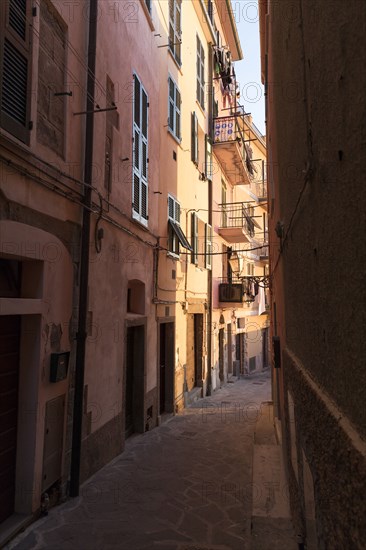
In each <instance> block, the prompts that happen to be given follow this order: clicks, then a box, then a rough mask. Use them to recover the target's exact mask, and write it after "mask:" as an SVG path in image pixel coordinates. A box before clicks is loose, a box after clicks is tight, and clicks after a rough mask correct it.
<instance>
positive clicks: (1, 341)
mask: <svg viewBox="0 0 366 550" xmlns="http://www.w3.org/2000/svg"><path fill="white" fill-rule="evenodd" d="M20 325H21V317H20V315H9V316H8V315H4V316H0V441H1V447H0V451H1V460H0V523H1V522H3V521H4V520H5V519H6V518H8V517H9V516H11V515H12V514H13V513H14V504H15V465H16V450H17V425H18V386H19V349H20Z"/></svg>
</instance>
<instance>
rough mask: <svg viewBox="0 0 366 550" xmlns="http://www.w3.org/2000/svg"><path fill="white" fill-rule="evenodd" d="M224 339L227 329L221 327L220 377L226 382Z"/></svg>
mask: <svg viewBox="0 0 366 550" xmlns="http://www.w3.org/2000/svg"><path fill="white" fill-rule="evenodd" d="M224 341H225V329H223V328H220V330H219V377H220V381H221V382H225V372H224V365H225V357H224V352H225V348H224Z"/></svg>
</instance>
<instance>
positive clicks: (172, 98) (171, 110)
mask: <svg viewBox="0 0 366 550" xmlns="http://www.w3.org/2000/svg"><path fill="white" fill-rule="evenodd" d="M168 83H169V113H168V125H169V128H170V130H171V131H172V132H173V133H174V117H175V85H174V82H173V80H172V79H171V78H170V77H169V79H168Z"/></svg>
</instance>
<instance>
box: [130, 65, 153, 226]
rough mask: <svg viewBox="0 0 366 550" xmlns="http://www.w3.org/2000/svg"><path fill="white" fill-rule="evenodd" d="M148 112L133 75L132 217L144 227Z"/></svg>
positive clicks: (142, 90)
mask: <svg viewBox="0 0 366 550" xmlns="http://www.w3.org/2000/svg"><path fill="white" fill-rule="evenodd" d="M148 111H149V103H148V96H147V93H146V91H145V90H144V88H143V86H142V85H141V82H140V80H139V79H138V77H137V76H136V75H134V108H133V112H134V122H133V189H132V194H133V200H132V215H133V217H134V218H135V219H137V220H138V221H140V222H141V223H143V224H144V225H147V220H148V162H149V160H148V120H149V118H148Z"/></svg>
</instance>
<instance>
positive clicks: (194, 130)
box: [191, 112, 198, 165]
mask: <svg viewBox="0 0 366 550" xmlns="http://www.w3.org/2000/svg"><path fill="white" fill-rule="evenodd" d="M191 159H192V161H193V162H194V163H195V164H196V165H197V164H198V119H197V115H196V113H195V112H193V113H192V115H191Z"/></svg>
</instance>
